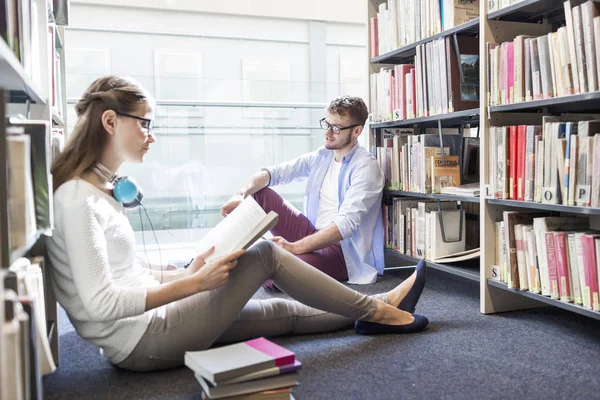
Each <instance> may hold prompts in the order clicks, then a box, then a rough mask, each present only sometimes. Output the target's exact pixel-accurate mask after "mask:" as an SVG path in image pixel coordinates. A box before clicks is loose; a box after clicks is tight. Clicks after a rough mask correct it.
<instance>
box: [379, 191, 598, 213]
mask: <svg viewBox="0 0 600 400" xmlns="http://www.w3.org/2000/svg"><path fill="white" fill-rule="evenodd" d="M385 193H387V194H388V195H390V196H395V197H396V196H397V197H416V198H420V199H434V200H455V201H464V202H465V203H479V202H480V198H479V197H472V196H456V195H453V194H431V193H416V192H403V191H400V190H386V192H385ZM599 211H600V210H599Z"/></svg>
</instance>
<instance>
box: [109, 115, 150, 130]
mask: <svg viewBox="0 0 600 400" xmlns="http://www.w3.org/2000/svg"><path fill="white" fill-rule="evenodd" d="M115 113H116V114H117V115H120V116H122V117H129V118H133V119H137V120H138V121H140V122H141V123H140V125H142V128H144V129H145V130H146V131H147V132H148V135H152V120H151V119H148V118H143V117H138V116H137V115H131V114H125V113H122V112H119V111H115Z"/></svg>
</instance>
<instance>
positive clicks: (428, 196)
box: [385, 190, 481, 203]
mask: <svg viewBox="0 0 600 400" xmlns="http://www.w3.org/2000/svg"><path fill="white" fill-rule="evenodd" d="M385 193H387V194H388V195H390V196H394V197H415V198H419V199H432V200H451V201H462V202H465V203H480V202H481V200H480V199H479V197H473V196H457V195H453V194H433V193H417V192H403V191H400V190H386V191H385Z"/></svg>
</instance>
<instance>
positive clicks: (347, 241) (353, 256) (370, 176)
mask: <svg viewBox="0 0 600 400" xmlns="http://www.w3.org/2000/svg"><path fill="white" fill-rule="evenodd" d="M367 117H368V111H367V106H366V105H365V103H364V101H363V100H362V99H361V98H359V97H351V96H342V97H339V98H337V99H335V100H333V101H332V102H331V103H330V104H329V106H328V107H327V113H326V116H325V118H323V119H321V120H320V125H321V127H322V128H323V129H324V130H325V143H324V145H323V146H321V147H319V148H318V149H317V150H316V151H314V152H312V153H307V154H304V155H301V156H299V157H297V158H295V159H293V160H291V161H287V162H283V163H281V164H278V165H274V166H271V167H267V168H263V169H262V170H261V171H259V172H257V173H255V174H254V175H252V176H251V177H250V179H249V180H248V181H247V182H246V183H245V184H244V185H243V186H242V188H241V189H240V191H239V192H238V193H236V194H235V195H234V196H233V197H232V198H231V199H230V200H229V201H228V202H227V203H226V204H225V205H223V207H221V213H222V214H223V215H227V214H228V213H230V212H231V211H233V210H234V209H235V208H236V207H237V206H238V205H239V204H240V203H241V202H242V200H243V199H244V198H246V196H253V197H254V199H255V200H256V201H257V202H258V203H259V204H260V205H261V206H262V208H263V209H264V210H265V211H266V212H269V211H271V210H274V211H275V212H276V213H277V214H279V223H278V224H277V225H276V226H275V227H274V228H273V229H272V230H271V233H272V234H273V235H274V237H273V238H272V239H271V240H272V241H273V242H275V243H276V244H277V245H279V246H280V247H282V248H283V249H285V250H287V251H289V252H290V253H293V254H295V255H297V256H298V257H299V258H301V259H302V260H303V261H305V262H307V263H308V264H310V265H312V266H313V267H315V268H317V269H319V270H321V271H322V272H324V273H326V274H327V275H329V276H331V277H333V278H335V279H337V280H339V281H348V283H355V284H365V283H373V282H375V281H376V280H377V275H378V274H380V275H381V274H382V273H383V267H384V261H383V220H382V214H381V200H382V196H383V185H384V176H383V172H382V171H381V168H380V167H379V164H378V162H377V159H376V158H375V157H373V155H372V154H370V153H369V152H368V151H367V150H365V149H364V148H363V147H361V146H360V145H359V144H358V142H357V139H358V137H359V136H360V134H361V133H362V131H363V128H364V125H365V122H366V120H367ZM306 178H308V182H307V185H306V192H305V196H304V211H305V214H301V213H300V212H299V211H298V210H296V209H295V208H294V207H293V206H292V205H291V204H290V203H288V202H287V201H285V200H284V199H283V198H282V197H281V196H280V195H279V194H277V193H276V192H274V191H273V190H271V189H269V188H268V186H277V185H284V184H287V183H290V182H292V181H298V180H303V179H306ZM265 287H266V288H267V289H273V288H274V286H273V284H272V282H268V283H267V284H266V285H265Z"/></svg>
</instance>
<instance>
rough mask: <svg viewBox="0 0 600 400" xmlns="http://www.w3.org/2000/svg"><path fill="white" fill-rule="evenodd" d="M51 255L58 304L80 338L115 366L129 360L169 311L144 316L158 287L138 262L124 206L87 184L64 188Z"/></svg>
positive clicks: (75, 182) (58, 194) (76, 181)
mask: <svg viewBox="0 0 600 400" xmlns="http://www.w3.org/2000/svg"><path fill="white" fill-rule="evenodd" d="M48 255H49V257H50V260H51V262H52V264H53V267H54V268H53V270H52V274H53V275H52V277H53V281H54V288H55V291H56V299H57V300H58V302H59V303H60V305H61V306H62V307H63V308H64V309H65V310H66V312H67V314H68V315H69V319H70V320H71V322H72V324H73V326H74V327H75V329H76V330H77V332H78V333H79V335H80V336H81V337H83V338H84V339H86V340H89V341H91V342H93V343H94V344H96V345H97V346H99V347H100V349H101V352H102V354H103V355H104V356H105V357H106V358H108V359H109V360H111V362H113V363H115V364H118V363H120V362H121V361H123V360H125V358H127V356H128V355H129V354H130V353H131V352H132V351H133V349H134V348H135V346H136V345H137V343H138V342H139V340H140V339H141V337H142V335H143V334H144V332H145V331H146V328H147V327H148V324H149V322H150V319H151V318H152V315H153V314H154V313H155V312H161V311H164V310H161V309H156V310H152V311H148V312H144V310H145V307H146V288H147V287H149V286H154V285H158V281H157V280H156V279H154V277H153V276H152V274H151V273H150V271H149V270H148V269H146V268H144V267H143V266H142V264H141V262H140V261H139V260H138V259H136V256H135V236H134V232H133V229H132V228H131V225H130V224H129V221H128V219H127V217H126V216H125V214H124V212H123V207H122V206H121V204H120V203H119V202H117V201H116V200H115V199H114V198H112V197H111V196H109V195H108V194H106V193H104V192H102V191H101V190H100V189H98V188H96V187H95V186H93V185H92V184H90V183H88V182H86V181H84V180H82V179H74V180H71V181H68V182H66V183H64V184H63V185H62V186H61V187H60V188H58V190H57V191H56V192H55V193H54V233H53V236H52V237H51V238H49V240H48Z"/></svg>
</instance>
